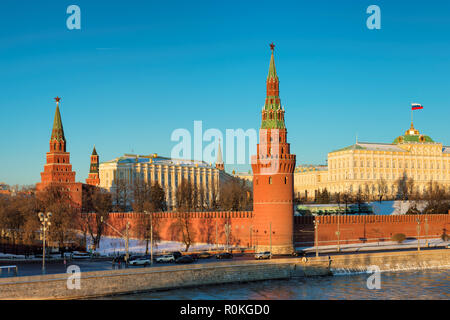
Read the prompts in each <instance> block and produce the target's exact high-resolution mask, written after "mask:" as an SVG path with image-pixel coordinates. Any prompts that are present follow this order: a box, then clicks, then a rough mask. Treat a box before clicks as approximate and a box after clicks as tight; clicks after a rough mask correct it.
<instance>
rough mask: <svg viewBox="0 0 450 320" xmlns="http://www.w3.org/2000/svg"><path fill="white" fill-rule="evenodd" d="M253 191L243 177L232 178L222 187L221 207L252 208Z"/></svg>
mask: <svg viewBox="0 0 450 320" xmlns="http://www.w3.org/2000/svg"><path fill="white" fill-rule="evenodd" d="M252 198H253V192H252V190H251V189H250V187H249V186H248V185H247V184H246V183H245V181H243V180H241V179H236V178H234V179H232V180H230V181H228V182H226V183H225V184H224V185H223V186H222V188H221V189H220V207H221V209H222V210H231V211H242V210H251V209H252V202H253V199H252Z"/></svg>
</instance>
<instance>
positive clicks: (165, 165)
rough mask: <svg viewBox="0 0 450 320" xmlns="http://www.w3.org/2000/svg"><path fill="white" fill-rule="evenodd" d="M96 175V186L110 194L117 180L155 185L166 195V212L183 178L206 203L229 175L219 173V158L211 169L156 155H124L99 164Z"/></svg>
mask: <svg viewBox="0 0 450 320" xmlns="http://www.w3.org/2000/svg"><path fill="white" fill-rule="evenodd" d="M219 150H220V149H219ZM219 154H221V152H220V151H219ZM99 176H100V184H99V186H100V187H101V188H103V189H105V190H107V191H110V192H112V193H113V192H114V191H115V189H116V187H117V181H119V180H122V181H124V182H125V183H126V184H127V185H129V186H132V185H133V184H134V183H135V181H137V180H138V179H139V180H141V181H144V182H146V183H148V184H153V183H158V184H159V185H160V186H161V187H162V188H163V190H164V192H165V194H166V202H167V207H168V208H169V209H173V208H174V207H175V205H176V190H177V188H178V186H179V184H180V183H181V181H182V180H183V179H184V180H186V181H188V182H190V183H192V184H194V185H195V186H197V187H199V186H203V189H204V190H205V192H206V201H207V202H208V203H210V201H211V199H212V197H214V196H216V197H217V195H218V192H219V186H220V185H221V184H222V183H225V182H227V181H229V180H230V179H232V177H231V175H229V174H227V173H226V172H225V171H224V170H223V162H222V160H221V156H219V157H218V161H217V162H216V164H215V166H212V165H209V164H207V163H206V162H204V161H196V160H186V159H171V158H166V157H161V156H158V154H151V155H132V154H125V155H124V156H122V157H119V158H116V159H114V160H111V161H107V162H103V163H100V166H99Z"/></svg>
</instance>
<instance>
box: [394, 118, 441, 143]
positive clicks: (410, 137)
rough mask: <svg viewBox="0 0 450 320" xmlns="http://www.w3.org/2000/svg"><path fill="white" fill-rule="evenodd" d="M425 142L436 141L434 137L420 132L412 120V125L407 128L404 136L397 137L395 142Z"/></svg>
mask: <svg viewBox="0 0 450 320" xmlns="http://www.w3.org/2000/svg"><path fill="white" fill-rule="evenodd" d="M411 142H413V143H425V142H434V141H433V139H431V138H430V137H429V136H427V135H423V134H420V132H419V130H417V129H415V128H414V125H413V123H412V122H411V127H410V128H409V129H408V130H406V132H405V134H404V135H403V136H399V137H397V138H395V140H394V142H393V143H394V144H398V143H411Z"/></svg>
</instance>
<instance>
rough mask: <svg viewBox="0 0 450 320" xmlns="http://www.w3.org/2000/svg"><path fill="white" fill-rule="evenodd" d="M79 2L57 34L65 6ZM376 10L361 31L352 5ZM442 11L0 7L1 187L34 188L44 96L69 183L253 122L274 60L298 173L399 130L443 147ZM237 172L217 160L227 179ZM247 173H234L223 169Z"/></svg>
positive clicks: (385, 5) (408, 5)
mask: <svg viewBox="0 0 450 320" xmlns="http://www.w3.org/2000/svg"><path fill="white" fill-rule="evenodd" d="M71 4H76V5H78V6H79V7H80V8H81V30H68V29H67V28H66V19H67V17H68V16H69V15H68V14H67V13H66V8H67V7H68V6H69V5H71ZM371 4H376V5H378V6H380V8H381V30H369V29H367V27H366V19H367V17H368V16H369V15H368V14H367V13H366V8H367V7H368V6H369V5H371ZM449 12H450V2H448V1H427V2H425V1H421V2H416V1H375V0H373V1H356V0H354V1H350V0H347V1H345V0H342V1H273V0H272V1H261V0H258V1H252V0H246V1H235V0H227V1H213V0H210V1H132V0H129V1H96V0H89V1H80V0H75V1H31V0H30V1H17V0H14V1H13V0H3V1H2V2H1V5H0V86H1V87H0V88H1V89H0V128H1V129H2V135H1V138H0V181H4V182H6V183H9V184H33V183H36V182H38V181H39V180H40V175H39V173H40V172H41V171H42V170H43V165H44V163H45V152H47V151H48V148H49V146H48V141H49V138H50V133H51V127H52V123H53V116H54V111H55V104H54V101H53V98H54V97H55V96H57V95H58V96H60V97H62V101H61V113H62V120H63V124H64V129H65V135H66V139H67V140H68V151H70V153H71V162H72V164H73V167H74V170H75V171H76V172H77V180H78V181H84V179H85V178H86V177H87V174H88V170H89V155H90V153H91V151H92V147H93V145H94V144H95V145H96V147H97V151H98V152H99V155H100V158H101V161H102V160H103V161H105V160H111V159H113V158H115V157H118V156H120V155H122V154H124V153H130V152H132V151H134V153H139V154H150V153H158V154H161V155H167V156H168V155H170V152H171V149H172V148H173V146H174V145H175V143H174V142H172V141H170V136H171V133H172V131H173V130H174V129H176V128H186V129H188V130H190V131H193V121H194V120H202V121H203V129H204V130H206V129H208V128H218V129H220V130H222V132H224V133H225V129H227V128H229V129H236V128H243V129H245V130H246V129H249V128H255V129H256V128H259V125H260V110H261V107H262V105H263V104H264V98H265V80H266V76H267V70H268V66H269V58H270V50H269V45H268V44H269V43H270V42H272V41H273V42H274V43H275V44H276V49H275V55H276V56H275V58H276V67H277V73H278V76H279V79H280V95H281V101H282V104H283V105H284V107H285V110H286V125H287V128H288V139H289V142H290V143H291V151H292V152H293V153H295V154H297V163H298V164H299V163H325V160H326V155H327V153H328V152H329V151H331V150H334V149H337V148H340V147H344V146H347V145H350V144H352V143H354V141H355V136H356V134H358V137H359V140H360V141H368V142H391V141H393V139H394V138H395V137H396V136H398V135H400V134H403V132H404V131H405V130H406V129H407V128H408V127H409V124H410V103H411V102H419V103H422V104H423V105H424V109H423V110H419V111H416V112H415V116H414V118H415V121H414V122H415V126H416V128H417V129H419V130H420V131H421V132H423V133H426V134H428V135H430V136H431V137H432V138H433V139H434V140H436V141H439V142H442V143H444V144H445V145H450V131H449V130H448V119H449V118H450V109H449V108H448V106H449V104H450V95H449V88H450V77H449V74H450V54H449V52H450V50H449V49H450V41H449V40H450V39H449V37H450V15H449ZM234 167H237V166H233V165H230V166H227V169H228V170H229V171H231V170H232V169H233V168H234ZM237 168H238V169H241V170H245V169H246V170H248V169H249V166H247V167H237Z"/></svg>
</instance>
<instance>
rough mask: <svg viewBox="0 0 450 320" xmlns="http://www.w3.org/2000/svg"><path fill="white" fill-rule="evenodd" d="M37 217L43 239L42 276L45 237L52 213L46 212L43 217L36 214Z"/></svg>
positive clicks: (41, 214)
mask: <svg viewBox="0 0 450 320" xmlns="http://www.w3.org/2000/svg"><path fill="white" fill-rule="evenodd" d="M38 217H39V220H40V221H41V224H42V232H43V237H42V240H43V241H42V274H45V236H46V233H47V229H48V228H50V225H51V224H52V223H51V222H50V218H51V217H52V213H51V212H48V213H47V215H45V214H44V213H42V212H39V213H38Z"/></svg>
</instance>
